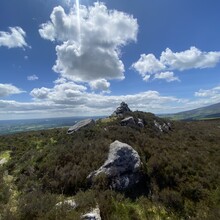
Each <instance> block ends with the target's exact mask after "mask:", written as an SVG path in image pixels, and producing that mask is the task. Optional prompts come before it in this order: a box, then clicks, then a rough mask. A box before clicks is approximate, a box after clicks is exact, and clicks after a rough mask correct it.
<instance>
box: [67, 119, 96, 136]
mask: <svg viewBox="0 0 220 220" xmlns="http://www.w3.org/2000/svg"><path fill="white" fill-rule="evenodd" d="M92 125H95V121H94V120H93V119H85V120H82V121H79V122H78V123H76V124H75V125H73V126H72V127H70V128H69V129H68V131H67V134H72V133H74V132H76V131H78V130H80V129H81V128H85V127H89V126H92Z"/></svg>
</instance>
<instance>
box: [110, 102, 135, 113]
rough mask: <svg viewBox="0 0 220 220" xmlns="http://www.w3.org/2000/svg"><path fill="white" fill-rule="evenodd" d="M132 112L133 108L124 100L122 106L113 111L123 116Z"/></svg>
mask: <svg viewBox="0 0 220 220" xmlns="http://www.w3.org/2000/svg"><path fill="white" fill-rule="evenodd" d="M126 112H131V109H130V108H129V107H128V105H127V104H126V103H125V102H122V103H121V104H120V106H119V107H118V108H117V109H116V110H115V111H114V112H113V114H112V115H113V116H123V114H124V113H126Z"/></svg>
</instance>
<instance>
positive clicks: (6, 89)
mask: <svg viewBox="0 0 220 220" xmlns="http://www.w3.org/2000/svg"><path fill="white" fill-rule="evenodd" d="M22 92H24V91H22V90H20V89H19V88H17V87H15V86H13V85H11V84H2V83H0V97H5V96H9V95H13V94H20V93H22Z"/></svg>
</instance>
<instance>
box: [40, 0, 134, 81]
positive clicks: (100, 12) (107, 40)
mask: <svg viewBox="0 0 220 220" xmlns="http://www.w3.org/2000/svg"><path fill="white" fill-rule="evenodd" d="M79 10H80V11H79V13H80V17H79V16H77V9H76V7H74V8H73V9H72V10H71V11H70V12H69V13H66V12H65V11H64V9H63V8H62V7H61V6H58V7H55V8H54V9H53V12H52V13H51V16H50V21H48V22H47V23H44V24H42V25H41V28H40V30H39V33H40V35H41V37H42V38H44V39H47V40H50V41H57V42H60V43H59V45H57V46H56V53H57V60H56V63H55V65H54V66H53V70H54V71H55V72H58V73H60V74H61V75H62V76H63V77H65V78H68V79H71V80H73V81H77V82H90V81H92V80H100V79H105V80H111V79H123V78H124V65H123V62H122V61H121V59H120V56H121V52H120V49H121V48H122V47H123V46H125V45H126V44H128V43H129V42H130V41H136V37H137V31H138V24H137V20H136V19H134V18H133V17H132V16H130V15H128V14H125V13H123V12H119V11H116V10H108V9H107V7H106V6H105V5H104V4H103V3H100V2H96V3H94V5H93V6H90V7H85V6H82V5H81V6H80V9H79ZM79 19H80V20H79ZM79 25H80V26H79Z"/></svg>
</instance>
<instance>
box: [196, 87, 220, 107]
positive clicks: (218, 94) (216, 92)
mask: <svg viewBox="0 0 220 220" xmlns="http://www.w3.org/2000/svg"><path fill="white" fill-rule="evenodd" d="M195 96H196V97H200V98H204V99H207V98H208V100H209V101H211V102H212V103H215V102H220V86H217V87H214V88H212V89H207V90H205V89H200V90H199V91H198V92H195Z"/></svg>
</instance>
